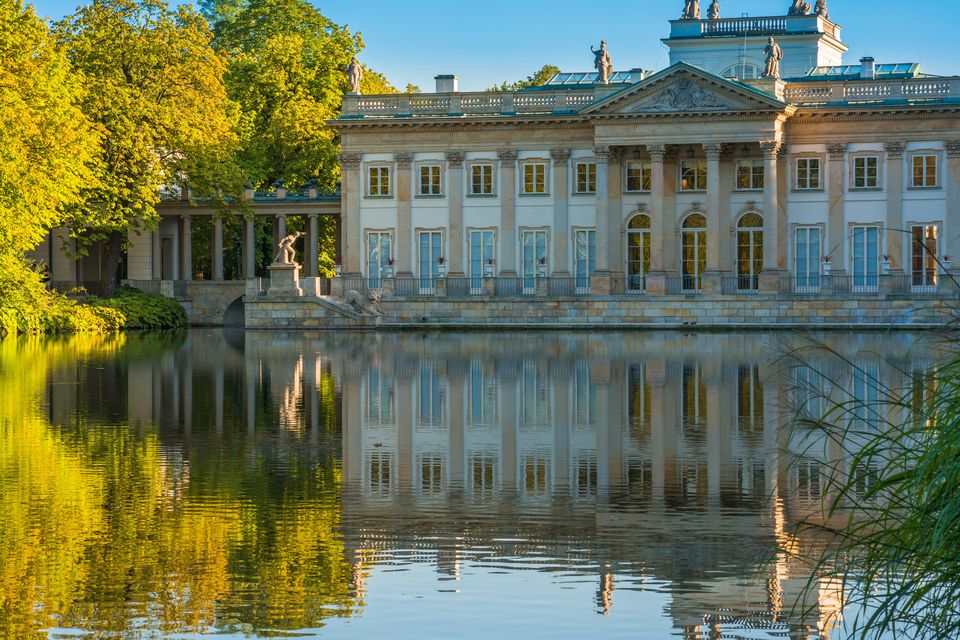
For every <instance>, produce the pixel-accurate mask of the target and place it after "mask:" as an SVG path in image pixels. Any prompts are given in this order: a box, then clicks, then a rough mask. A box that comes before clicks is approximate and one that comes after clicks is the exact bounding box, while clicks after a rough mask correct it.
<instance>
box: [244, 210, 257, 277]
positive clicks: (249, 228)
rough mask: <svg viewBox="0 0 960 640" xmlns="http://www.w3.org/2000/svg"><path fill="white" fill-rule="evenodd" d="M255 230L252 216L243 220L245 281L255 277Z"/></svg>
mask: <svg viewBox="0 0 960 640" xmlns="http://www.w3.org/2000/svg"><path fill="white" fill-rule="evenodd" d="M256 238H257V230H256V226H255V224H254V218H253V216H252V215H247V216H244V218H243V277H244V278H246V279H248V280H249V279H251V278H255V277H256V276H257V260H256V247H257V243H256Z"/></svg>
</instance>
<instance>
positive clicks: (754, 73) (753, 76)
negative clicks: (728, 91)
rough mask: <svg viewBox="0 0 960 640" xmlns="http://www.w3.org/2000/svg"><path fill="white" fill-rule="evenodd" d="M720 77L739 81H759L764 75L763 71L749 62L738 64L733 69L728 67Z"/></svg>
mask: <svg viewBox="0 0 960 640" xmlns="http://www.w3.org/2000/svg"><path fill="white" fill-rule="evenodd" d="M720 75H722V76H723V77H724V78H731V79H734V78H735V79H737V80H757V79H759V78H760V76H761V75H763V69H761V68H760V67H758V66H757V65H755V64H751V63H749V62H738V63H737V64H735V65H733V66H732V67H727V69H726V70H725V71H724V72H723V73H722V74H720Z"/></svg>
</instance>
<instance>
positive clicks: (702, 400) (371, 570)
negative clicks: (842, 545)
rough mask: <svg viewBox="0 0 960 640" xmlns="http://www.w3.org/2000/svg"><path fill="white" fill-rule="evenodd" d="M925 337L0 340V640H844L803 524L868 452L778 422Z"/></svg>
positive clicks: (920, 354)
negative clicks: (850, 453) (812, 562)
mask: <svg viewBox="0 0 960 640" xmlns="http://www.w3.org/2000/svg"><path fill="white" fill-rule="evenodd" d="M944 357H945V355H944V351H943V350H942V349H941V345H940V344H939V343H938V340H937V338H936V337H935V336H924V335H915V334H906V333H888V334H880V333H873V334H871V333H867V334H839V333H837V334H826V335H824V336H819V337H817V336H806V335H799V334H777V333H753V334H711V333H697V334H681V333H667V332H664V333H599V334H589V333H559V332H558V333H506V332H505V333H425V334H419V333H312V334H310V333H296V334H290V333H266V332H264V333H256V332H249V333H246V334H244V333H242V332H240V333H231V332H223V331H219V330H199V329H198V330H193V331H191V332H190V333H188V334H185V335H182V336H177V337H147V336H136V335H129V336H77V337H71V338H56V339H52V338H51V339H24V340H5V341H3V342H0V522H2V526H3V530H2V531H0V636H2V637H4V638H17V639H19V638H197V637H203V638H278V637H279V638H288V637H289V638H378V637H391V638H418V639H419V638H466V639H475V638H488V637H525V638H583V637H594V636H602V637H605V638H642V639H648V638H649V639H663V638H672V637H676V638H684V639H691V640H692V639H701V638H702V639H708V638H709V639H714V638H750V639H766V638H786V637H789V638H796V639H799V638H809V639H813V638H827V637H830V638H835V639H836V638H846V637H848V635H849V634H847V633H846V632H845V631H844V628H843V624H844V620H848V619H849V617H850V615H851V612H849V611H846V612H845V611H844V604H843V602H844V588H843V585H842V583H841V582H840V581H839V580H837V579H827V578H817V579H813V580H812V581H811V570H810V568H809V565H808V564H807V563H806V562H804V560H803V559H804V558H808V557H813V556H816V555H817V554H819V552H820V551H821V550H822V549H824V548H827V547H828V546H829V543H830V541H829V538H828V536H826V534H822V533H820V532H818V531H817V530H816V529H814V528H811V527H808V526H799V525H801V523H812V524H831V523H830V522H825V521H824V518H823V516H822V513H823V510H822V507H823V505H824V504H825V501H829V500H830V499H831V498H832V495H833V492H834V491H835V487H833V484H832V481H833V480H835V479H836V478H835V476H836V474H837V473H838V472H839V473H846V474H857V473H859V472H858V470H856V469H850V468H846V467H844V466H843V464H840V465H839V466H838V465H836V464H831V463H829V461H830V460H832V459H834V458H836V457H837V455H836V454H837V452H836V451H833V448H834V447H835V444H834V443H831V442H830V440H829V439H828V438H826V437H825V436H824V435H823V434H822V433H821V432H819V431H818V430H817V429H815V428H813V427H804V426H797V425H795V424H794V418H795V416H797V415H798V414H799V415H803V416H808V417H809V416H812V417H817V416H820V415H823V414H824V413H825V412H826V411H827V410H828V408H829V403H830V402H831V401H832V402H836V401H844V400H845V399H855V400H858V401H860V402H863V403H866V405H867V406H874V405H877V404H878V403H879V402H880V401H881V399H882V398H883V396H884V394H886V393H889V392H891V390H909V391H912V392H914V393H916V394H917V397H918V398H920V399H922V398H923V397H924V396H925V394H929V393H930V392H932V389H933V388H934V386H935V384H936V382H935V375H933V374H934V372H935V371H936V368H937V366H938V363H940V362H941V361H942V360H943V358H944ZM847 419H849V420H851V421H855V422H860V423H862V424H863V426H864V427H865V428H871V427H872V426H875V425H874V424H873V423H874V422H875V421H876V416H873V415H871V412H870V411H869V410H866V411H864V410H857V411H853V412H851V414H850V415H849V417H848V418H847ZM840 457H841V458H842V454H841V455H840ZM838 469H839V471H838ZM850 477H856V478H862V479H863V482H869V478H870V476H869V473H866V474H860V475H851V476H850Z"/></svg>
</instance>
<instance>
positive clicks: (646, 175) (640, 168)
mask: <svg viewBox="0 0 960 640" xmlns="http://www.w3.org/2000/svg"><path fill="white" fill-rule="evenodd" d="M652 180H653V173H652V171H651V169H650V165H649V164H647V163H646V162H628V163H627V191H629V192H633V193H642V192H647V191H650V185H651V183H652Z"/></svg>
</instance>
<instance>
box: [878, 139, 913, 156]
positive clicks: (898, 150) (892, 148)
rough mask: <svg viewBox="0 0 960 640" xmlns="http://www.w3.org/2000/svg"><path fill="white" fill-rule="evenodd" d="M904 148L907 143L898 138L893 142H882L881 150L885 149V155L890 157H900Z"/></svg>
mask: <svg viewBox="0 0 960 640" xmlns="http://www.w3.org/2000/svg"><path fill="white" fill-rule="evenodd" d="M906 148H907V145H905V144H904V143H903V142H900V141H899V140H898V141H895V142H885V143H883V150H884V151H886V152H887V155H888V156H890V157H891V158H902V157H903V152H904V150H906Z"/></svg>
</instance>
